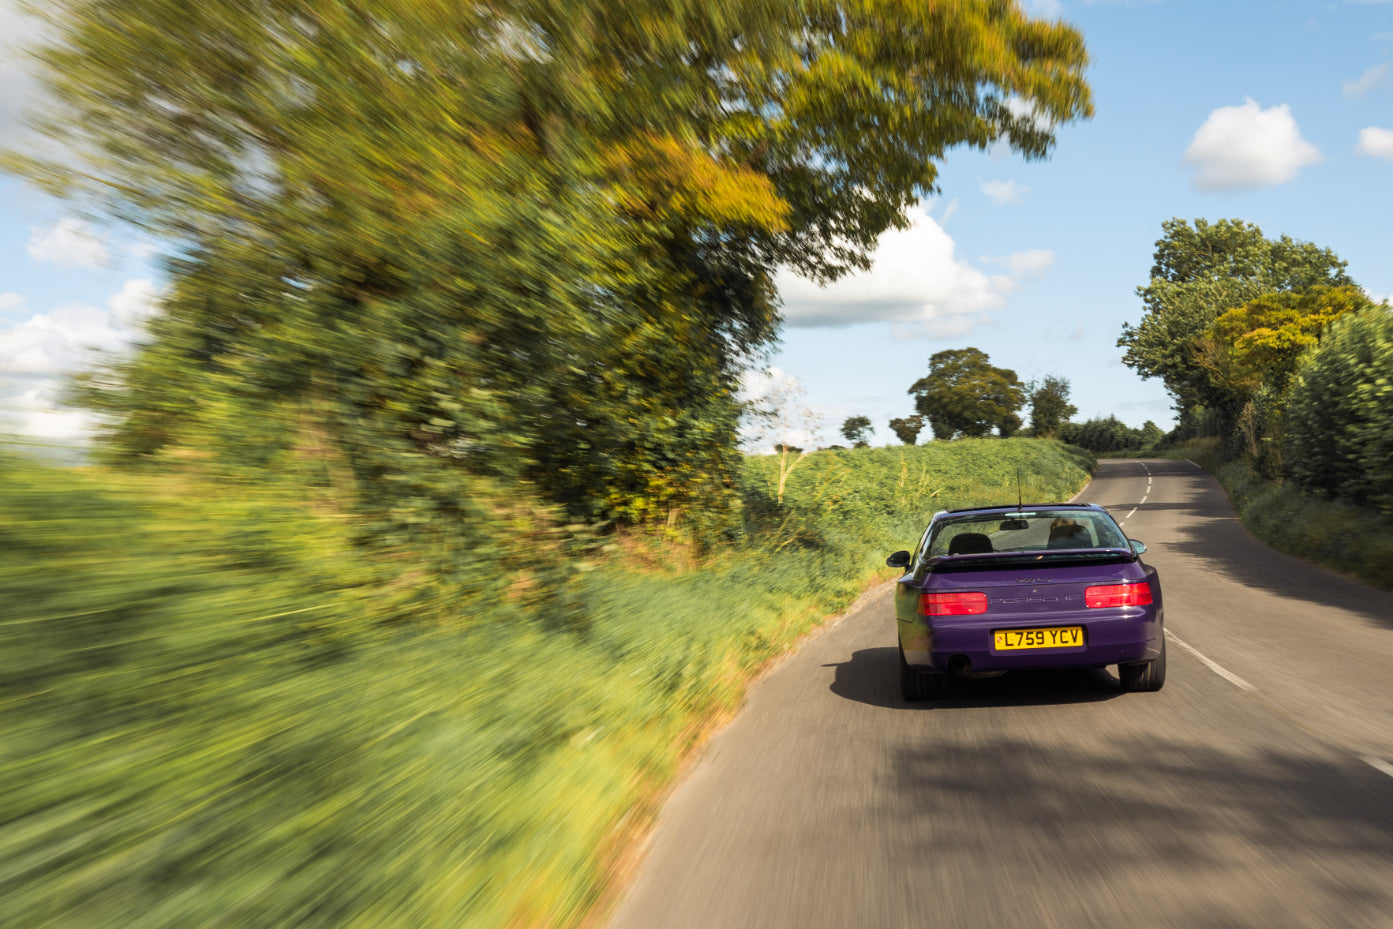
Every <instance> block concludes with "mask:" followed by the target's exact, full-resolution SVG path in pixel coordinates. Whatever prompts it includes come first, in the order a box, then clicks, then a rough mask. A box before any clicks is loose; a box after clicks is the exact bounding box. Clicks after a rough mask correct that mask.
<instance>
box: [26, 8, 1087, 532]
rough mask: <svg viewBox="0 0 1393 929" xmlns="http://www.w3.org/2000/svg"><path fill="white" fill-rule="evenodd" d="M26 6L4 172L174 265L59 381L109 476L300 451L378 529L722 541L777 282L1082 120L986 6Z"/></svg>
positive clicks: (277, 462)
mask: <svg viewBox="0 0 1393 929" xmlns="http://www.w3.org/2000/svg"><path fill="white" fill-rule="evenodd" d="M30 7H31V8H32V9H33V10H34V12H36V13H37V14H39V15H42V16H43V17H45V18H46V19H47V20H48V21H49V24H50V30H51V32H50V33H49V34H51V35H52V36H53V37H54V39H55V42H54V44H53V46H52V47H51V48H49V49H47V50H46V51H44V52H43V53H42V54H41V55H40V57H39V66H40V69H41V70H40V76H41V77H42V78H43V80H44V82H45V84H46V87H47V88H48V90H49V91H50V93H51V96H52V105H51V106H50V107H48V108H46V109H45V111H44V112H43V113H41V114H37V116H36V121H37V125H38V128H39V129H40V130H41V131H42V132H43V133H44V134H45V135H46V136H47V138H48V140H49V141H50V143H51V144H52V145H54V146H56V148H57V150H58V151H60V152H61V153H62V155H61V157H59V158H56V159H50V160H47V161H45V160H43V159H42V158H37V157H20V156H15V157H12V158H11V159H10V164H11V166H12V167H14V168H17V169H18V170H21V171H22V172H24V173H25V174H26V175H27V176H28V177H30V178H31V179H33V180H34V181H36V182H38V183H40V184H42V185H45V186H46V187H47V188H48V189H50V190H53V191H55V192H58V193H61V194H63V195H65V196H68V197H70V198H73V199H74V200H75V201H77V202H78V203H80V204H82V205H84V206H85V207H87V208H89V209H91V210H93V211H95V212H97V213H99V214H105V215H109V216H113V217H116V218H118V219H120V220H124V221H126V222H129V223H132V224H134V225H136V226H138V227H140V228H141V229H143V230H145V231H146V232H147V233H149V234H150V235H151V236H153V238H154V239H155V240H156V241H158V242H160V243H161V244H162V245H164V246H165V247H166V248H167V249H168V255H169V262H168V268H167V270H168V275H169V279H170V288H169V294H168V298H167V300H166V301H165V305H164V311H163V313H162V314H161V315H160V317H159V318H158V319H157V320H156V321H155V322H154V323H153V324H152V325H151V327H150V331H149V338H148V342H147V344H146V345H145V347H144V348H143V349H142V350H141V351H140V352H139V353H138V354H137V355H136V356H135V357H134V358H133V359H131V360H129V361H118V362H116V363H114V364H112V365H111V366H109V367H108V368H107V369H105V370H104V371H103V372H100V373H98V374H96V375H93V376H91V377H89V378H88V379H87V380H86V382H85V385H84V389H83V390H82V391H81V392H80V397H81V399H82V400H83V401H84V402H85V403H86V404H88V405H89V406H91V407H93V408H95V409H97V410H99V411H101V412H103V413H105V414H107V416H108V421H109V423H110V426H111V430H110V436H109V439H110V441H109V443H108V445H107V446H106V448H107V450H108V451H109V452H110V456H109V460H112V461H119V462H122V463H131V462H147V463H148V462H151V461H154V462H155V463H156V464H158V463H160V462H161V461H163V460H165V459H166V458H167V457H168V456H170V455H178V454H179V453H181V452H192V453H195V454H197V455H199V456H211V458H212V459H213V461H214V462H216V463H217V464H218V465H219V466H225V467H228V468H233V469H237V468H243V467H245V466H246V465H248V464H253V465H255V466H256V467H265V468H272V469H284V468H292V467H298V466H299V465H298V464H296V463H295V460H296V459H301V460H302V459H305V458H307V457H310V458H314V459H315V460H317V461H318V462H320V463H321V464H322V473H321V475H320V479H321V480H322V481H323V482H332V483H333V486H334V490H335V492H336V494H337V496H338V498H339V500H340V502H341V504H342V505H343V506H344V507H345V508H347V509H349V510H352V511H354V512H368V513H373V514H375V515H376V516H377V517H379V519H380V521H381V523H382V531H384V532H390V533H403V532H404V533H415V532H419V531H423V527H428V529H429V531H432V532H454V531H456V530H457V529H458V528H459V527H460V526H461V525H467V526H475V525H476V524H477V523H478V522H479V521H480V520H482V519H486V518H487V515H488V514H487V513H484V512H481V508H480V507H479V506H477V505H475V504H474V503H472V502H471V500H472V499H473V498H475V497H476V496H478V495H480V494H481V493H488V492H490V491H489V490H488V489H487V488H489V487H492V486H493V485H492V484H490V483H489V482H493V481H503V482H506V483H508V484H510V485H514V486H516V485H519V484H520V485H522V486H523V487H524V488H525V489H524V490H523V493H524V495H525V496H527V497H529V498H531V499H535V500H539V501H542V502H543V503H546V504H555V505H559V506H562V507H564V508H565V509H566V510H567V512H568V513H569V514H570V515H571V517H572V518H575V519H579V520H585V521H592V522H593V521H604V520H619V521H621V522H625V523H639V522H647V521H657V520H662V521H665V522H672V521H673V520H674V519H676V520H677V521H680V520H681V519H682V518H683V517H684V516H685V515H690V514H691V513H692V512H693V511H696V510H700V511H701V513H702V517H701V518H702V520H703V521H704V523H706V524H715V523H717V522H718V521H719V518H720V517H722V516H725V517H726V518H727V519H728V521H729V522H730V524H732V525H733V524H734V523H735V522H738V514H736V513H734V512H733V510H732V508H733V506H734V503H735V496H734V493H733V482H734V480H735V476H736V472H737V471H738V456H737V455H736V453H735V447H736V441H735V430H736V420H737V416H738V413H739V409H738V405H737V402H736V400H735V387H736V383H737V377H738V375H739V374H740V372H741V371H742V370H743V369H744V368H745V367H746V366H747V365H748V364H749V363H750V362H751V361H753V360H755V359H757V358H758V357H760V355H761V353H762V352H763V351H765V350H766V349H768V348H769V347H770V346H771V345H772V344H773V341H774V339H775V336H776V332H777V325H778V322H779V317H778V311H777V306H776V294H775V292H774V289H773V284H772V279H773V274H774V271H775V269H776V268H778V267H791V268H794V269H796V270H798V271H800V272H802V273H804V274H807V275H810V276H812V277H814V278H817V279H819V280H829V279H832V278H835V277H837V276H838V275H840V274H842V273H844V272H845V271H847V270H849V269H853V268H861V267H865V266H867V264H868V262H869V255H870V254H871V251H872V249H873V247H874V244H875V242H876V239H877V237H878V236H879V234H880V233H881V232H883V231H884V230H886V229H888V228H891V227H895V226H902V225H904V223H905V222H906V221H907V220H906V219H905V215H906V213H905V210H906V208H907V207H908V206H910V205H911V204H913V203H914V202H915V201H916V200H917V199H918V198H919V197H921V196H923V195H924V194H925V193H927V192H930V191H932V190H933V189H934V187H935V180H936V177H937V167H936V165H937V163H938V162H939V161H940V160H941V159H942V157H943V155H944V153H945V152H946V151H947V150H948V149H949V148H951V147H953V146H957V145H970V146H973V147H976V148H979V149H985V148H986V147H988V146H990V145H992V144H994V143H996V142H997V141H998V140H1004V141H1006V142H1007V143H1008V144H1009V145H1010V146H1011V147H1013V148H1014V149H1015V150H1016V151H1018V152H1020V153H1021V154H1023V155H1024V156H1026V157H1032V158H1034V157H1043V156H1044V155H1046V154H1047V153H1048V151H1049V150H1050V147H1051V146H1052V144H1053V141H1054V128H1055V127H1057V126H1059V125H1061V124H1063V123H1066V122H1068V121H1071V120H1074V119H1078V118H1081V117H1086V116H1088V115H1090V114H1091V112H1092V107H1091V102H1090V93H1089V88H1088V85H1087V84H1086V83H1085V81H1084V79H1083V70H1084V68H1085V66H1086V64H1087V55H1086V52H1085V50H1084V46H1083V41H1082V38H1081V36H1080V35H1079V34H1078V33H1077V32H1076V31H1075V30H1074V29H1072V28H1071V27H1069V26H1068V25H1066V24H1064V23H1062V22H1047V21H1043V20H1034V19H1031V18H1029V17H1027V16H1026V15H1025V14H1024V13H1023V12H1022V11H1021V9H1020V8H1019V6H1018V5H1017V4H1016V3H1014V2H996V0H951V2H946V3H934V4H919V3H904V2H902V0H700V2H689V0H683V2H663V3H652V2H650V3H637V4H636V3H633V2H618V0H506V2H497V3H487V4H483V3H460V2H456V0H448V2H447V0H352V2H347V0H346V2H335V3H329V4H325V3H320V2H310V0H259V2H247V0H205V2H200V3H199V4H197V8H196V9H186V8H185V6H184V5H181V4H171V3H169V2H168V0H123V2H121V3H112V2H110V0H56V2H44V3H32V4H30ZM480 481H482V482H484V486H485V488H486V489H485V490H482V491H481V490H480V486H481V485H480ZM479 531H484V530H479ZM468 536H469V534H468V533H466V538H468ZM464 544H470V545H472V544H474V542H473V541H467V542H465V543H464Z"/></svg>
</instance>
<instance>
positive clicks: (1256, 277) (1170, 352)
mask: <svg viewBox="0 0 1393 929" xmlns="http://www.w3.org/2000/svg"><path fill="white" fill-rule="evenodd" d="M1161 226H1162V229H1163V231H1164V233H1165V234H1164V236H1163V237H1162V238H1160V239H1159V240H1157V242H1156V252H1155V260H1154V264H1153V265H1152V268H1151V280H1150V283H1148V284H1147V285H1146V286H1144V287H1138V288H1137V295H1138V296H1139V297H1141V300H1142V318H1141V321H1140V322H1139V323H1137V325H1135V326H1132V325H1130V324H1127V323H1124V324H1123V327H1122V336H1121V337H1120V338H1119V339H1118V343H1117V344H1118V346H1119V347H1121V348H1124V349H1126V353H1125V355H1124V356H1123V363H1124V364H1126V365H1128V366H1129V367H1131V368H1133V369H1134V370H1136V372H1137V373H1138V374H1140V375H1141V376H1142V377H1143V378H1152V377H1159V378H1161V379H1162V381H1164V383H1165V385H1166V390H1167V391H1168V392H1169V393H1170V395H1171V397H1172V398H1173V399H1174V400H1175V402H1176V405H1177V408H1178V409H1179V411H1180V414H1181V418H1182V419H1186V418H1187V417H1191V416H1192V415H1194V414H1195V413H1196V412H1197V411H1198V410H1199V409H1200V408H1204V407H1210V408H1214V407H1224V405H1225V404H1226V402H1227V400H1228V398H1227V397H1226V396H1225V394H1224V392H1223V391H1222V390H1218V389H1216V388H1215V387H1214V385H1213V383H1212V382H1211V380H1210V378H1209V376H1208V374H1207V372H1206V371H1205V369H1204V366H1203V365H1202V364H1201V363H1200V361H1199V359H1198V357H1197V352H1198V350H1199V345H1198V343H1199V340H1200V339H1201V338H1202V337H1203V335H1204V333H1205V332H1206V330H1208V329H1209V327H1210V326H1211V325H1212V324H1213V323H1214V320H1215V319H1217V318H1218V317H1219V315H1220V314H1222V313H1224V312H1225V311H1227V310H1230V309H1233V308H1235V307H1238V306H1241V305H1242V304H1244V303H1246V302H1248V301H1250V300H1253V299H1256V298H1257V297H1260V296H1262V295H1263V294H1267V293H1277V292H1291V291H1301V290H1304V289H1306V288H1309V287H1314V286H1317V285H1329V286H1345V285H1351V284H1353V283H1354V281H1353V280H1351V279H1350V277H1349V275H1348V274H1346V273H1345V262H1344V261H1342V260H1341V259H1340V258H1339V257H1338V256H1336V255H1335V253H1334V252H1332V251H1331V250H1330V249H1326V248H1320V247H1318V246H1316V245H1313V244H1311V243H1310V242H1299V241H1296V240H1294V239H1292V238H1291V237H1289V236H1285V235H1284V236H1282V237H1281V238H1279V239H1267V238H1265V237H1264V236H1263V234H1262V230H1261V229H1259V228H1258V227H1257V226H1256V225H1254V224H1252V223H1248V222H1244V221H1242V220H1237V219H1233V220H1220V221H1218V222H1216V223H1210V222H1208V221H1206V220H1203V219H1196V220H1195V222H1194V225H1193V226H1191V225H1190V223H1188V222H1187V221H1185V220H1183V219H1170V220H1167V221H1166V222H1164V223H1162V224H1161Z"/></svg>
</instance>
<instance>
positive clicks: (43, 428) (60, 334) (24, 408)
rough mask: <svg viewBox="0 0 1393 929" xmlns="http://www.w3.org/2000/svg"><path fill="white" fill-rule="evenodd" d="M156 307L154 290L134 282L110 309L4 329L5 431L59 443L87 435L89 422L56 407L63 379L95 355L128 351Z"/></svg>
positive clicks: (74, 311) (66, 310) (0, 362)
mask: <svg viewBox="0 0 1393 929" xmlns="http://www.w3.org/2000/svg"><path fill="white" fill-rule="evenodd" d="M14 296H18V295H15V294H5V295H3V297H14ZM0 299H3V298H0ZM20 302H21V303H22V302H23V300H22V298H21V300H20ZM158 302H159V292H158V290H157V289H156V288H155V286H154V284H152V283H151V282H150V281H146V280H132V281H127V282H126V284H125V285H124V286H123V287H122V288H121V290H120V291H119V292H117V293H116V294H114V295H112V297H111V299H110V300H108V301H107V308H106V309H100V308H98V307H94V306H85V305H73V306H64V307H59V308H58V309H56V310H53V311H52V312H49V313H36V314H34V315H33V316H31V317H29V318H28V319H26V320H24V321H23V322H20V323H16V324H14V325H11V326H7V327H4V328H0V419H3V420H5V421H6V422H5V424H4V425H5V427H6V428H9V429H11V430H13V431H14V432H16V433H18V434H20V435H26V436H31V437H35V438H41V439H48V440H55V441H59V440H61V441H69V440H76V439H79V438H81V437H83V436H84V435H86V434H87V433H88V431H89V425H90V422H91V420H90V417H88V416H87V415H86V414H84V413H80V412H76V411H73V410H67V409H63V408H62V407H60V405H59V403H58V398H59V395H60V394H61V392H62V385H63V378H64V375H66V374H69V373H71V372H73V371H76V370H79V369H80V368H82V367H84V366H85V365H87V364H88V363H90V362H91V361H92V360H93V357H94V354H93V353H94V352H97V351H101V352H122V351H126V350H128V349H129V348H130V346H131V344H132V343H133V342H134V341H135V340H136V338H137V337H138V336H139V334H140V331H141V329H140V327H141V325H142V324H143V323H144V322H145V320H147V319H149V318H150V316H151V314H153V313H154V312H155V310H156V308H157V306H158Z"/></svg>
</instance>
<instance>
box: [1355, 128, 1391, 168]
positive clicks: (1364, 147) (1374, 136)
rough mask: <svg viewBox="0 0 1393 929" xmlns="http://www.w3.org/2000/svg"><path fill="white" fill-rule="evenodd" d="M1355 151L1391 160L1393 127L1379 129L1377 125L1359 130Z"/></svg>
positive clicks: (1371, 156)
mask: <svg viewBox="0 0 1393 929" xmlns="http://www.w3.org/2000/svg"><path fill="white" fill-rule="evenodd" d="M1357 151H1358V152H1359V154H1361V155H1368V156H1369V157H1370V158H1382V159H1384V160H1385V161H1393V129H1379V128H1378V127H1377V126H1370V127H1369V128H1367V129H1361V130H1359V145H1358V147H1357Z"/></svg>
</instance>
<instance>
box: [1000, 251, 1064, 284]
mask: <svg viewBox="0 0 1393 929" xmlns="http://www.w3.org/2000/svg"><path fill="white" fill-rule="evenodd" d="M1053 265H1054V252H1052V251H1050V250H1049V249H1047V248H1033V249H1030V250H1028V251H1024V252H1016V253H1014V254H1012V255H1011V256H1009V257H1008V258H1007V259H1006V267H1007V268H1009V269H1010V271H1011V276H1012V277H1013V278H1017V279H1019V280H1034V279H1035V278H1038V277H1041V276H1042V275H1044V273H1045V272H1046V271H1048V270H1049V269H1050V268H1051V267H1052V266H1053Z"/></svg>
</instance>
